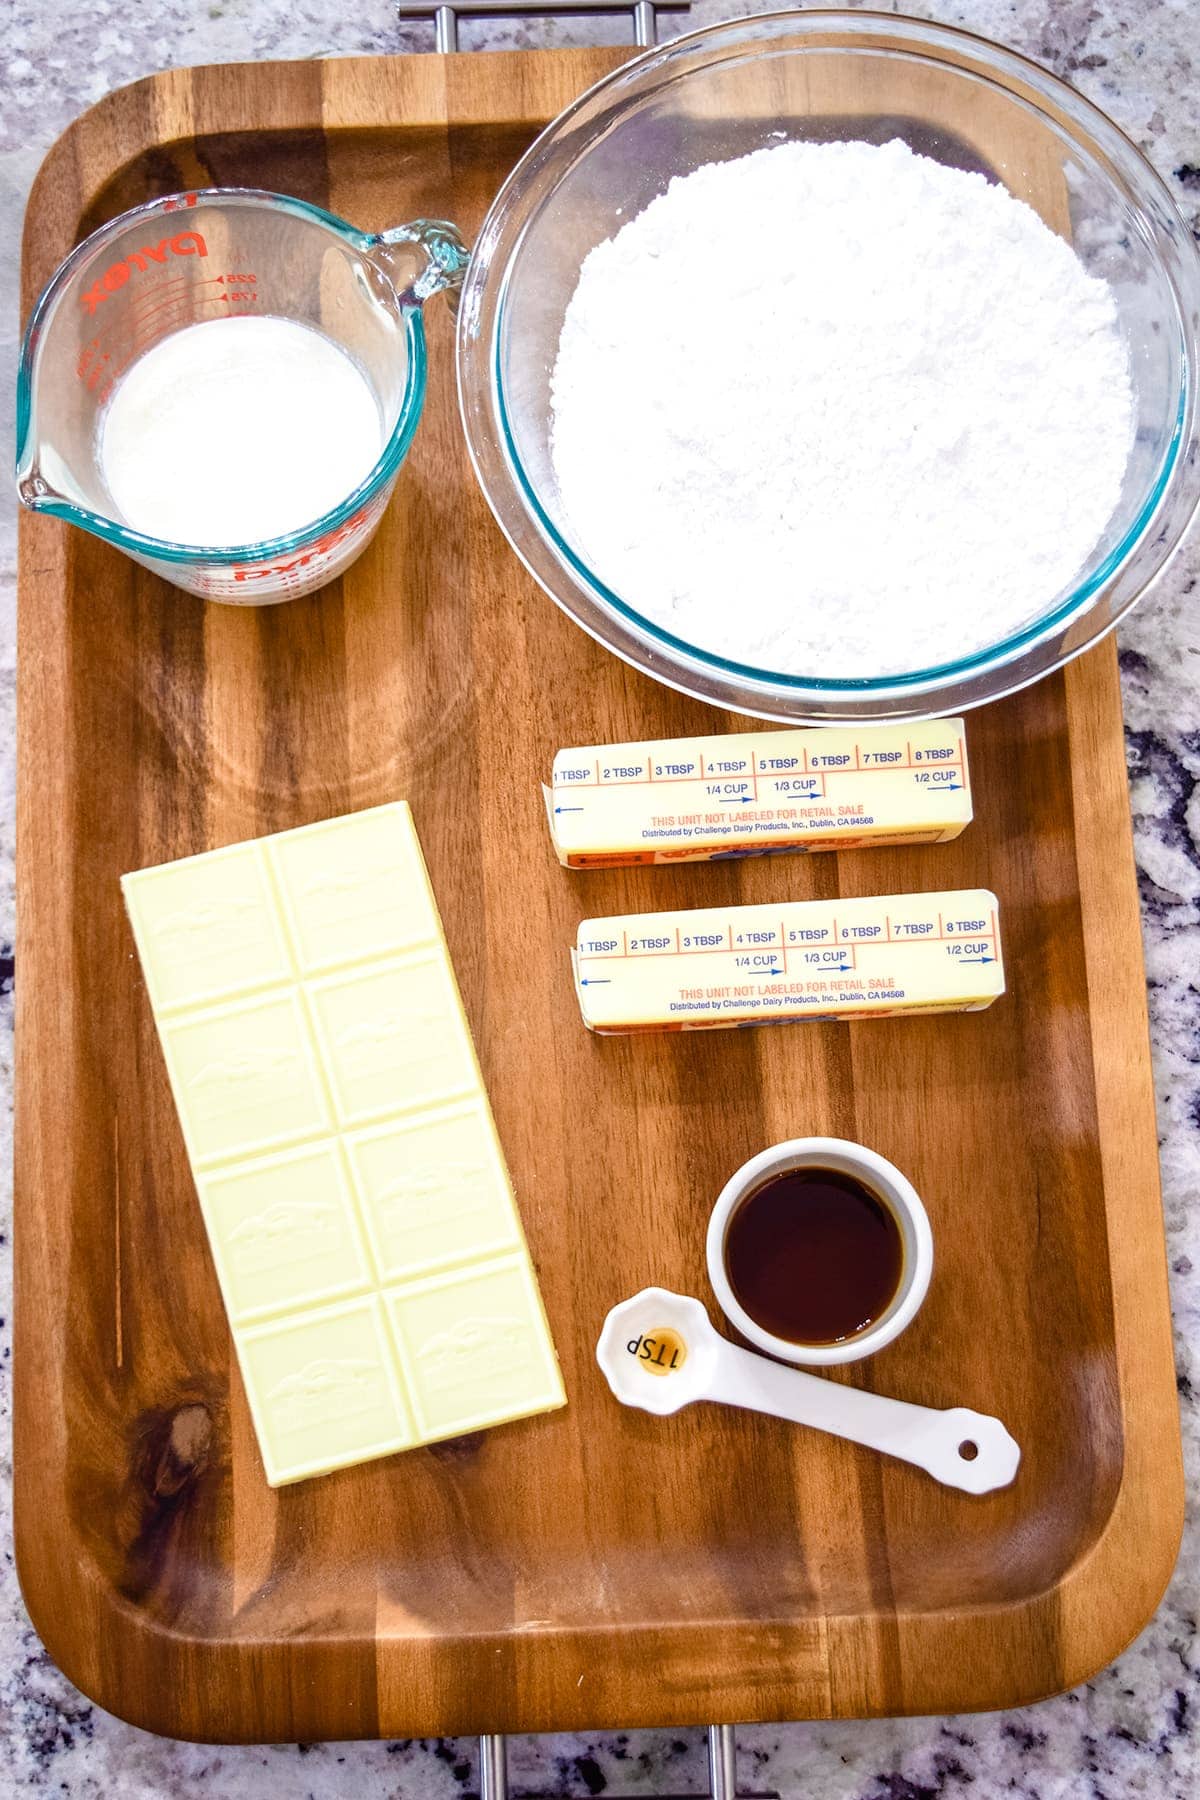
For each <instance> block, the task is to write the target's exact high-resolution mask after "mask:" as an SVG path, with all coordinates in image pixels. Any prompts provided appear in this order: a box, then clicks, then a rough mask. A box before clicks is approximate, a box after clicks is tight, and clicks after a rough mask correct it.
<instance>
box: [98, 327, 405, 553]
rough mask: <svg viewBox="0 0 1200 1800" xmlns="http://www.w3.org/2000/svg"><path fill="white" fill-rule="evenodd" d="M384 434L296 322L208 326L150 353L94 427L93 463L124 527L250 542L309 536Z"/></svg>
mask: <svg viewBox="0 0 1200 1800" xmlns="http://www.w3.org/2000/svg"><path fill="white" fill-rule="evenodd" d="M383 439H384V428H383V420H382V417H381V415H380V410H379V406H378V403H377V401H376V399H375V395H374V393H373V392H372V390H371V388H370V386H369V384H368V382H367V380H366V377H365V376H364V375H363V374H362V373H361V372H360V370H359V369H358V367H357V365H356V364H355V363H354V362H352V361H351V359H350V357H349V356H347V355H346V353H345V351H344V350H341V349H340V348H339V347H338V345H337V344H335V343H333V342H332V340H331V339H329V338H327V337H326V336H324V334H323V333H322V332H319V331H317V330H315V329H314V328H313V327H312V326H309V325H301V324H298V323H297V322H296V321H295V320H293V319H284V318H275V317H270V316H264V317H261V318H229V319H212V320H206V321H205V322H204V323H202V324H199V325H188V326H186V327H185V328H184V329H183V330H182V331H177V332H174V333H173V334H172V335H171V336H170V337H166V338H164V339H162V341H161V342H160V343H157V344H155V345H154V347H153V348H152V349H150V350H147V352H146V353H145V355H144V356H142V357H139V358H138V360H137V361H136V362H135V363H134V364H133V365H132V367H131V368H130V369H129V371H128V373H127V374H125V375H124V376H123V377H122V379H121V380H120V381H119V382H118V384H117V386H116V388H115V390H114V392H113V396H112V399H111V400H110V402H109V404H108V407H107V410H106V411H105V414H104V416H103V418H102V420H101V422H100V445H99V448H100V464H101V469H102V471H103V475H104V479H105V482H106V483H107V486H108V490H109V493H110V494H111V496H112V500H113V504H114V505H115V507H116V508H117V511H118V512H119V513H120V514H121V517H122V518H123V519H124V520H125V522H126V523H127V524H128V525H130V526H131V527H132V528H133V530H135V531H141V532H144V533H145V534H146V535H147V536H149V537H155V538H165V539H168V540H170V541H172V542H174V543H179V544H197V545H204V546H206V547H209V548H217V547H220V548H228V547H231V546H233V545H238V544H257V543H262V542H263V541H265V540H266V539H269V538H276V537H281V536H283V535H285V534H286V533H288V532H291V531H296V530H299V529H300V528H301V527H302V526H305V525H310V524H312V522H313V521H314V520H315V519H319V518H321V517H322V516H323V515H324V514H325V513H327V512H329V511H331V510H332V508H334V507H336V506H337V505H338V504H339V503H340V502H341V501H343V500H345V499H346V497H347V496H348V495H349V494H350V493H352V492H353V490H354V489H355V488H356V487H357V486H358V485H359V483H360V482H361V481H363V480H365V478H366V477H367V475H368V474H369V473H370V471H371V470H372V468H373V467H374V466H375V463H376V462H377V461H378V458H379V454H380V451H381V450H382V448H383Z"/></svg>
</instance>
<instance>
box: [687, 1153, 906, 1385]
mask: <svg viewBox="0 0 1200 1800" xmlns="http://www.w3.org/2000/svg"><path fill="white" fill-rule="evenodd" d="M804 1168H819V1169H836V1170H838V1171H840V1172H841V1173H842V1174H845V1175H852V1176H856V1177H857V1178H858V1179H859V1180H860V1181H863V1182H865V1183H866V1185H867V1186H868V1187H869V1188H872V1189H873V1190H874V1192H875V1193H877V1194H878V1195H879V1197H880V1198H881V1199H882V1200H883V1201H884V1202H885V1204H886V1205H888V1206H890V1208H891V1210H892V1212H893V1214H894V1215H895V1218H896V1222H897V1224H898V1225H899V1227H900V1233H901V1237H902V1239H903V1246H904V1249H903V1265H902V1272H901V1276H900V1285H899V1287H898V1288H897V1290H896V1294H895V1298H894V1299H893V1300H892V1302H891V1304H890V1306H889V1307H888V1309H887V1311H886V1312H885V1313H884V1314H883V1315H882V1316H881V1317H880V1318H879V1319H877V1320H876V1322H875V1323H874V1325H872V1326H870V1327H869V1328H868V1329H867V1330H866V1331H862V1332H859V1334H858V1336H857V1337H853V1338H847V1339H846V1340H845V1342H843V1343H839V1344H791V1343H789V1342H788V1340H787V1339H786V1338H780V1337H776V1336H775V1335H774V1333H773V1332H770V1331H766V1330H764V1328H763V1327H762V1326H761V1325H759V1324H758V1323H756V1321H755V1320H754V1319H752V1318H751V1317H750V1314H749V1313H748V1312H747V1311H746V1309H745V1307H744V1306H742V1304H741V1302H740V1301H739V1300H738V1298H737V1295H736V1294H735V1293H734V1291H733V1286H732V1284H731V1282H730V1280H729V1274H728V1271H727V1270H726V1267H725V1236H726V1233H727V1231H728V1229H729V1221H730V1219H731V1218H732V1217H733V1214H734V1212H735V1211H736V1210H737V1207H738V1206H739V1205H740V1203H741V1202H742V1200H744V1199H745V1197H746V1195H747V1194H749V1193H752V1192H753V1191H754V1189H755V1188H759V1187H761V1186H762V1185H763V1183H764V1182H765V1181H768V1180H769V1179H770V1178H771V1177H772V1176H774V1175H782V1174H785V1173H786V1172H787V1171H788V1170H789V1169H804ZM932 1274H933V1234H932V1232H931V1231H930V1229H929V1218H928V1215H927V1214H926V1211H925V1208H924V1207H923V1206H922V1204H921V1200H920V1197H919V1195H918V1194H917V1192H916V1189H915V1188H914V1187H913V1185H912V1183H911V1182H909V1181H906V1180H905V1178H904V1176H903V1175H902V1174H901V1173H900V1171H899V1169H897V1168H896V1167H895V1165H894V1164H892V1163H890V1162H888V1161H887V1160H886V1158H885V1157H882V1156H878V1155H876V1153H875V1151H874V1150H868V1149H867V1148H866V1147H865V1146H864V1145H862V1144H852V1143H850V1142H849V1140H848V1139H846V1138H819V1137H811V1138H791V1139H789V1141H788V1142H787V1143H785V1144H773V1145H772V1146H771V1148H770V1149H769V1150H761V1151H760V1152H759V1154H758V1155H757V1156H752V1157H751V1158H750V1161H749V1162H748V1163H743V1164H742V1166H741V1168H740V1169H739V1170H738V1171H737V1173H736V1174H735V1175H732V1176H730V1178H729V1180H728V1181H727V1182H726V1183H725V1186H724V1187H723V1188H722V1190H721V1193H720V1196H719V1198H718V1200H717V1203H716V1205H715V1206H714V1207H713V1209H712V1217H711V1218H710V1219H709V1221H708V1278H709V1280H710V1281H711V1282H712V1285H713V1292H714V1293H715V1294H716V1296H717V1299H718V1301H719V1302H720V1305H721V1310H722V1312H723V1313H724V1314H725V1317H726V1318H727V1319H728V1320H729V1322H730V1324H731V1325H735V1326H736V1327H737V1329H738V1330H739V1331H740V1332H741V1334H742V1336H743V1337H744V1338H748V1339H749V1341H750V1342H751V1343H752V1344H757V1346H758V1348H759V1349H760V1350H766V1351H767V1352H768V1354H769V1355H771V1356H777V1357H779V1358H780V1359H781V1360H782V1361H784V1362H791V1363H809V1364H813V1365H816V1364H824V1365H828V1364H830V1363H848V1362H857V1361H858V1360H859V1358H860V1357H863V1356H871V1355H873V1353H874V1352H875V1351H876V1350H882V1348H883V1346H884V1345H885V1344H890V1343H891V1342H892V1340H893V1338H897V1337H899V1335H900V1333H901V1332H902V1331H903V1330H904V1328H905V1326H906V1325H909V1324H911V1322H912V1320H913V1319H914V1318H915V1317H916V1314H917V1311H918V1309H919V1308H920V1305H921V1302H922V1301H923V1300H924V1298H925V1295H926V1292H927V1290H928V1287H929V1278H930V1276H931V1275H932Z"/></svg>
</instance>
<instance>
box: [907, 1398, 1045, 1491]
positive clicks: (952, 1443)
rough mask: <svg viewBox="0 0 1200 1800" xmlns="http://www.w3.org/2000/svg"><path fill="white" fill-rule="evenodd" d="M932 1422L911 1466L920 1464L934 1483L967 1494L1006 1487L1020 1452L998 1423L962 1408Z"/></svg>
mask: <svg viewBox="0 0 1200 1800" xmlns="http://www.w3.org/2000/svg"><path fill="white" fill-rule="evenodd" d="M935 1418H936V1421H937V1423H936V1428H935V1429H934V1431H932V1432H931V1433H930V1435H929V1437H928V1439H926V1440H925V1442H924V1443H921V1444H919V1448H920V1450H921V1451H923V1452H924V1454H921V1455H917V1456H914V1457H913V1461H914V1462H920V1464H921V1466H922V1468H925V1469H927V1470H928V1471H929V1473H930V1474H931V1475H933V1476H935V1477H936V1479H937V1480H938V1481H941V1482H944V1483H945V1484H946V1485H947V1486H949V1487H956V1488H962V1489H963V1490H964V1491H965V1492H966V1493H968V1494H987V1493H990V1492H991V1491H992V1489H993V1488H1002V1487H1007V1486H1008V1484H1009V1483H1010V1482H1011V1481H1012V1479H1013V1477H1014V1476H1015V1474H1016V1472H1017V1468H1018V1466H1019V1464H1020V1461H1021V1451H1020V1446H1019V1445H1018V1444H1017V1442H1016V1440H1015V1439H1014V1438H1013V1437H1012V1436H1011V1435H1010V1433H1009V1432H1008V1431H1007V1430H1006V1429H1005V1427H1004V1426H1003V1425H1002V1424H1001V1422H1000V1420H999V1419H993V1418H992V1417H990V1415H988V1414H987V1413H977V1412H971V1411H970V1410H969V1409H968V1408H967V1407H964V1406H955V1407H952V1408H951V1409H950V1410H949V1411H948V1412H944V1413H939V1414H936V1415H935ZM916 1447H917V1446H914V1448H916Z"/></svg>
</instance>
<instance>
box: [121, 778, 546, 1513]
mask: <svg viewBox="0 0 1200 1800" xmlns="http://www.w3.org/2000/svg"><path fill="white" fill-rule="evenodd" d="M122 887H123V889H124V893H125V901H126V905H127V906H128V909H129V916H130V920H131V922H132V925H133V931H134V936H135V938H136V940H137V946H138V951H139V953H140V956H141V961H142V969H143V972H144V974H145V977H146V987H147V990H148V992H149V996H150V1002H151V1005H152V1007H153V1009H154V1015H155V1021H156V1023H157V1026H158V1034H159V1038H160V1041H161V1043H162V1048H163V1054H164V1056H165V1058H166V1063H167V1070H168V1073H169V1075H170V1080H171V1087H172V1090H173V1092H174V1095H175V1103H176V1107H177V1109H178V1112H179V1120H180V1124H181V1126H182V1128H183V1135H184V1139H185V1142H186V1144H187V1149H188V1154H189V1156H190V1158H191V1164H192V1173H193V1175H194V1177H195V1182H196V1188H197V1192H198V1194H199V1197H200V1205H201V1209H202V1211H203V1214H204V1219H205V1224H206V1226H207V1228H208V1236H209V1241H210V1244H211V1246H212V1252H213V1257H214V1260H215V1262H216V1266H217V1274H218V1277H219V1279H220V1283H221V1291H222V1293H223V1295H224V1299H225V1306H226V1310H227V1312H228V1314H229V1323H230V1326H231V1329H232V1331H233V1338H234V1342H235V1344H236V1346H237V1353H238V1360H239V1363H240V1366H241V1371H242V1378H243V1381H244V1383H245V1387H246V1394H247V1398H248V1400H249V1403H250V1411H251V1414H252V1416H253V1419H254V1425H255V1430H256V1432H257V1435H258V1441H259V1447H260V1449H261V1451H262V1458H263V1463H264V1465H265V1467H266V1472H267V1480H268V1481H269V1482H270V1484H271V1485H272V1486H273V1487H275V1486H278V1485H280V1484H281V1483H283V1482H289V1481H299V1480H302V1479H303V1478H304V1477H306V1476H309V1475H318V1474H324V1473H325V1472H326V1471H328V1470H331V1469H337V1468H341V1467H343V1466H344V1465H346V1464H349V1463H357V1462H363V1461H365V1460H367V1459H368V1458H370V1457H376V1456H386V1455H388V1454H390V1453H391V1452H392V1451H395V1450H404V1449H408V1448H409V1447H411V1446H412V1445H415V1444H422V1443H430V1442H433V1441H434V1440H436V1439H438V1438H445V1437H454V1436H458V1435H460V1434H461V1433H464V1432H469V1431H477V1430H479V1429H481V1428H482V1427H484V1426H488V1425H496V1424H499V1423H501V1422H502V1421H505V1420H509V1419H517V1418H522V1417H524V1416H526V1415H527V1414H530V1413H538V1412H545V1411H548V1410H550V1409H552V1408H554V1407H557V1406H561V1405H563V1403H564V1395H563V1389H562V1380H561V1377H560V1375H559V1370H558V1363H557V1360H556V1358H555V1355H554V1346H553V1344H552V1342H551V1339H550V1334H549V1330H548V1327H547V1325H546V1319H545V1315H544V1313H543V1310H542V1304H541V1299H540V1297H539V1294H538V1290H537V1283H536V1280H535V1278H534V1274H533V1269H532V1266H531V1264H530V1261H529V1254H528V1251H527V1249H526V1247H525V1240H524V1236H523V1234H522V1231H521V1225H520V1220H519V1219H518V1216H517V1212H516V1207H515V1205H514V1202H513V1196H512V1189H511V1187H510V1184H509V1179H508V1172H507V1170H506V1168H505V1164H504V1156H503V1152H502V1151H501V1148H500V1144H499V1141H498V1139H497V1137H496V1129H495V1126H494V1124H493V1122H492V1115H491V1109H490V1107H489V1106H488V1100H487V1094H486V1092H485V1091H484V1087H483V1081H482V1077H481V1075H480V1072H479V1065H478V1063H477V1061H476V1057H475V1049H474V1045H473V1044H472V1042H471V1033H470V1027H469V1026H468V1024H467V1020H466V1016H465V1014H464V1013H463V1009H462V1002H461V1001H460V999H459V994H458V987H457V984H456V982H455V979H454V972H453V969H452V968H451V965H450V957H449V953H448V951H447V948H446V942H445V939H444V937H443V935H442V928H441V922H440V920H439V918H438V912H437V905H436V903H435V901H434V897H433V892H432V889H431V888H430V885H429V878H428V875H427V874H426V871H425V864H424V859H423V858H422V856H421V849H420V845H419V843H418V841H417V835H416V831H415V829H414V827H413V823H412V815H411V814H410V812H409V809H408V807H407V805H405V804H404V803H403V802H398V803H396V804H394V805H391V806H380V807H376V808H374V809H372V810H371V811H368V812H361V813H354V814H350V815H349V816H347V817H345V818H341V819H331V820H328V821H327V822H325V823H323V824H319V825H309V826H305V827H303V828H302V829H300V830H297V831H287V832H282V833H280V834H278V835H277V836H275V837H267V838H261V839H259V840H257V841H255V842H252V843H245V844H235V845H233V846H232V847H231V848H230V849H227V850H214V851H212V852H210V853H208V854H207V855H203V856H193V857H188V858H186V859H185V860H183V861H181V862H174V863H164V864H162V865H160V866H159V867H157V868H152V869H143V870H141V871H139V872H138V873H137V874H133V875H126V876H125V877H124V879H123V881H122Z"/></svg>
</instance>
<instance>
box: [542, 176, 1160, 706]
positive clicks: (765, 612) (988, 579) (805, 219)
mask: <svg viewBox="0 0 1200 1800" xmlns="http://www.w3.org/2000/svg"><path fill="white" fill-rule="evenodd" d="M551 401H552V412H553V418H552V442H551V454H552V460H553V466H554V471H555V474H556V477H557V481H558V485H559V493H560V498H561V502H562V505H563V508H564V510H565V513H566V518H567V522H568V527H569V530H570V532H571V534H572V535H573V536H574V537H575V538H576V540H577V542H578V545H579V548H580V549H581V551H582V553H583V555H584V558H585V560H586V561H587V562H588V564H589V566H590V567H591V568H593V569H594V570H595V572H596V573H597V574H598V575H599V576H600V578H601V579H602V580H603V581H604V582H606V583H607V585H608V586H609V587H610V588H611V589H612V590H613V591H614V592H615V593H617V594H618V595H620V597H621V598H622V599H623V600H624V601H626V603H627V604H629V605H631V606H632V607H634V608H635V609H636V610H637V611H638V612H640V613H642V614H644V615H645V616H646V617H647V618H648V619H650V620H652V621H654V622H655V623H657V624H659V625H661V626H664V627H666V629H667V630H669V631H672V632H674V633H675V634H676V635H677V636H679V637H681V638H684V639H685V640H687V641H688V642H689V643H691V644H694V645H697V646H698V647H700V648H702V649H705V650H708V651H714V652H717V653H718V654H721V655H724V656H727V657H731V658H734V659H736V660H737V661H739V662H746V663H750V664H753V665H755V666H756V667H760V668H765V669H772V670H778V671H781V672H787V673H791V674H798V675H815V676H827V677H828V676H835V677H836V676H845V677H862V676H871V675H888V674H894V673H899V672H901V671H905V670H912V669H921V668H927V667H929V666H931V665H933V664H937V663H942V662H947V661H951V660H953V659H956V658H958V657H962V656H965V655H969V654H971V653H973V652H975V651H978V650H981V649H983V648H985V647H987V646H990V645H993V644H996V643H998V642H999V641H1000V640H1001V639H1003V638H1005V637H1007V636H1008V635H1009V634H1010V633H1011V632H1013V631H1016V630H1019V629H1020V628H1021V627H1022V626H1023V625H1026V624H1028V623H1029V622H1030V621H1032V620H1033V619H1035V618H1037V617H1038V616H1039V615H1040V614H1042V613H1044V612H1045V611H1046V609H1047V608H1048V606H1049V605H1050V603H1051V602H1052V601H1053V600H1054V599H1055V597H1056V595H1058V594H1059V593H1060V592H1061V590H1063V589H1064V588H1066V587H1067V586H1068V585H1069V584H1070V582H1071V581H1072V579H1073V578H1074V577H1075V576H1076V575H1078V573H1079V572H1080V570H1081V568H1082V567H1083V565H1084V563H1085V562H1086V561H1087V558H1088V556H1089V553H1090V552H1091V551H1092V550H1093V549H1094V547H1095V546H1096V544H1097V542H1098V540H1099V539H1100V538H1101V535H1102V533H1103V532H1104V528H1105V526H1106V524H1107V523H1108V521H1109V518H1110V516H1111V514H1112V512H1113V509H1114V507H1115V505H1116V503H1117V499H1118V496H1119V494H1120V490H1121V483H1122V477H1123V474H1124V471H1125V466H1126V460H1127V457H1128V453H1129V448H1130V444H1131V439H1132V416H1133V406H1132V396H1131V391H1130V381H1129V369H1128V358H1127V355H1126V352H1125V347H1124V344H1123V342H1122V339H1121V337H1120V335H1119V332H1118V328H1117V313H1116V306H1115V303H1114V300H1113V296H1112V294H1111V292H1110V290H1109V288H1108V286H1107V284H1106V283H1105V282H1103V281H1101V280H1098V279H1096V278H1095V277H1092V276H1089V275H1088V274H1087V273H1086V272H1085V270H1084V268H1083V266H1082V264H1081V263H1080V261H1079V259H1078V258H1077V257H1076V255H1075V253H1074V252H1073V251H1072V249H1071V248H1070V246H1069V245H1068V244H1067V243H1065V242H1064V241H1063V239H1062V238H1060V237H1058V236H1056V235H1055V233H1054V232H1053V231H1051V230H1050V229H1049V227H1048V226H1046V225H1045V224H1043V223H1042V221H1041V220H1040V219H1039V218H1038V216H1037V215H1036V213H1034V212H1033V211H1032V209H1031V208H1030V207H1028V206H1026V205H1024V204H1023V203H1022V202H1021V201H1019V200H1014V199H1013V198H1012V196H1011V195H1010V194H1008V193H1007V192H1006V190H1005V189H1004V188H1002V187H999V186H996V185H994V184H992V183H990V182H988V181H987V180H985V179H984V177H983V176H981V175H973V174H966V173H963V172H962V171H960V170H957V169H950V168H944V167H943V166H942V165H941V164H939V163H936V162H933V161H932V160H931V159H930V158H928V157H925V156H915V155H914V154H913V153H912V152H911V151H910V150H909V149H908V147H907V146H906V145H905V144H903V143H900V142H899V141H897V142H894V143H890V144H885V145H882V146H874V145H870V144H861V143H847V144H823V145H814V144H802V143H794V144H785V145H780V146H778V147H776V148H771V149H767V150H760V151H756V152H755V153H754V154H753V155H751V156H746V157H742V158H739V159H738V160H736V161H733V162H726V163H712V164H709V165H708V166H707V167H705V168H701V169H697V170H695V171H694V173H692V174H690V175H687V176H681V177H678V178H676V180H674V181H673V182H672V183H671V185H670V187H669V188H668V189H667V191H666V192H665V193H664V194H662V195H661V196H660V197H659V198H658V199H657V200H655V201H653V202H652V203H651V205H650V206H648V207H647V208H646V210H645V211H644V212H643V213H641V214H640V215H639V216H638V217H637V218H635V219H633V220H631V221H630V222H629V223H628V224H626V225H625V226H623V227H622V229H621V230H620V231H618V232H617V234H616V235H615V237H612V238H610V239H609V240H608V241H607V242H605V243H602V244H599V245H597V247H596V248H595V249H594V250H593V251H592V252H591V254H590V255H589V256H588V257H587V259H586V261H585V262H584V264H583V267H582V269H581V271H580V276H579V284H578V287H577V288H576V290H575V293H574V295H573V297H572V299H571V302H570V304H569V306H568V308H567V312H566V317H565V319H564V321H563V329H562V338H561V341H560V344H559V349H558V358H557V362H556V364H555V368H554V373H553V379H552V384H551Z"/></svg>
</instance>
